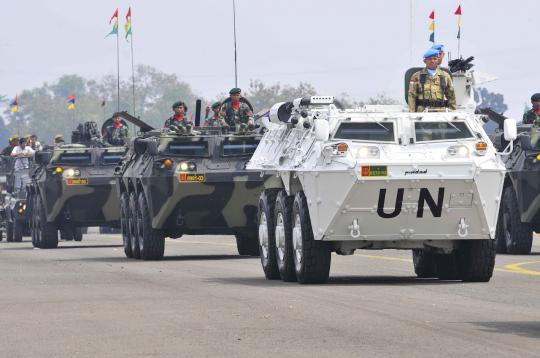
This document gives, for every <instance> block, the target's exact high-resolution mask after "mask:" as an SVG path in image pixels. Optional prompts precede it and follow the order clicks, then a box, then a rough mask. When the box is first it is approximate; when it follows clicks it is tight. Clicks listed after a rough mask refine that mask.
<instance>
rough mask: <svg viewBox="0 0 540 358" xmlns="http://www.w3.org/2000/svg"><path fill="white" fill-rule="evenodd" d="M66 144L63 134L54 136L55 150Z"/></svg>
mask: <svg viewBox="0 0 540 358" xmlns="http://www.w3.org/2000/svg"><path fill="white" fill-rule="evenodd" d="M64 144H66V142H65V141H64V136H63V135H62V134H57V135H55V136H54V147H55V148H60V147H61V146H63V145H64Z"/></svg>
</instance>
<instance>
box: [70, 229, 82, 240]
mask: <svg viewBox="0 0 540 358" xmlns="http://www.w3.org/2000/svg"><path fill="white" fill-rule="evenodd" d="M72 236H73V240H74V241H79V242H80V241H82V238H83V233H82V228H80V227H74V228H73V231H72Z"/></svg>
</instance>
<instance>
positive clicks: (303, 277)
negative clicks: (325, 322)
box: [292, 192, 331, 283]
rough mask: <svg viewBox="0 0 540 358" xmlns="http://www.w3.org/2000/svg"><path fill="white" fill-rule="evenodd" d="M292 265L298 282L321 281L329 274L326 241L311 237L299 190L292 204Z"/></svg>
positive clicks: (309, 223)
mask: <svg viewBox="0 0 540 358" xmlns="http://www.w3.org/2000/svg"><path fill="white" fill-rule="evenodd" d="M292 217H293V232H292V241H293V249H294V267H295V271H296V279H297V280H298V282H300V283H322V282H326V281H327V280H328V276H329V274H330V263H331V256H330V250H329V249H328V246H326V243H324V242H320V241H316V240H315V238H314V237H313V230H312V228H311V220H310V219H309V209H308V206H307V202H306V197H305V195H304V193H303V192H299V193H297V194H296V195H295V197H294V204H293V216H292Z"/></svg>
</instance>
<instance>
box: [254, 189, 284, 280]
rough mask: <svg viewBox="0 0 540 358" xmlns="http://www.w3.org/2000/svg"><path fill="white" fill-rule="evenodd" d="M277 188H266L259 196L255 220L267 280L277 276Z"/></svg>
mask: <svg viewBox="0 0 540 358" xmlns="http://www.w3.org/2000/svg"><path fill="white" fill-rule="evenodd" d="M277 192H278V190H276V189H268V190H265V191H263V192H262V194H261V196H260V197H259V210H258V213H257V219H258V220H257V222H258V223H259V252H260V255H261V265H262V268H263V271H264V276H265V277H266V279H268V280H276V279H278V278H279V271H278V267H277V262H276V248H275V243H276V241H275V239H274V233H275V232H274V224H273V223H274V205H275V203H276V195H277Z"/></svg>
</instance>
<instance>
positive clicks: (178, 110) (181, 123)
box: [163, 101, 193, 133]
mask: <svg viewBox="0 0 540 358" xmlns="http://www.w3.org/2000/svg"><path fill="white" fill-rule="evenodd" d="M172 109H173V111H174V114H173V115H172V116H171V117H169V118H168V119H167V120H166V121H165V124H164V125H163V128H169V129H177V130H180V131H182V132H186V133H190V132H191V129H192V128H193V122H192V120H191V118H189V117H188V115H187V114H186V113H187V111H188V108H187V106H186V104H185V103H184V102H182V101H178V102H175V103H174V104H173V105H172Z"/></svg>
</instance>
